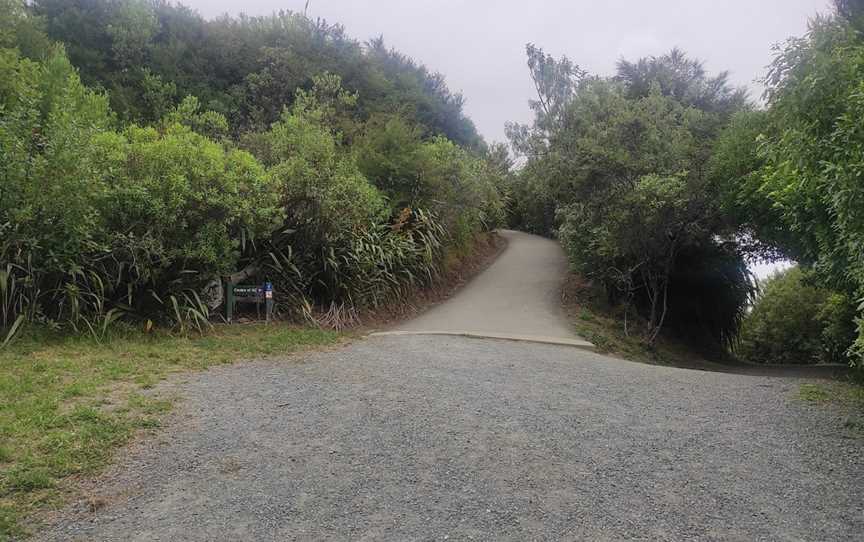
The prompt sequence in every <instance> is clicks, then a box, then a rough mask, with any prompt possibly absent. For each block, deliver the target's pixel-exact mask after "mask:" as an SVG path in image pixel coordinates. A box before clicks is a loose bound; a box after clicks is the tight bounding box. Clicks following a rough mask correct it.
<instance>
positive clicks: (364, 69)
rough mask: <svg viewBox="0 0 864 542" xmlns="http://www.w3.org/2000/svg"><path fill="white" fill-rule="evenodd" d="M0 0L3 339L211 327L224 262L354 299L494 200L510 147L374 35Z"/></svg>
mask: <svg viewBox="0 0 864 542" xmlns="http://www.w3.org/2000/svg"><path fill="white" fill-rule="evenodd" d="M0 13H2V15H0V17H2V24H0V28H2V34H0V81H2V83H0V107H2V111H3V116H2V124H0V152H2V155H3V161H2V163H0V183H2V184H0V193H2V194H3V198H2V200H0V233H2V235H0V343H3V342H8V341H10V340H12V338H13V337H14V335H15V334H16V333H18V332H20V331H21V330H22V329H23V328H24V327H26V326H27V325H28V324H31V323H40V324H44V325H48V326H50V327H54V328H61V329H64V330H69V331H73V332H78V333H86V334H88V335H91V336H93V337H94V338H96V339H97V340H98V339H99V338H100V337H102V336H104V335H106V333H107V332H108V330H109V328H110V327H111V326H112V325H114V324H115V323H116V322H121V321H123V322H129V323H133V324H136V325H137V324H140V325H142V326H143V327H144V328H146V329H150V328H152V327H153V326H157V327H158V326H160V325H163V326H166V327H171V328H175V329H179V330H181V331H182V330H188V329H190V328H197V329H202V328H203V327H205V326H207V325H209V322H210V320H211V319H212V317H213V311H214V310H215V309H217V308H218V307H219V306H220V303H221V301H222V300H223V298H224V292H223V291H222V290H223V288H222V284H223V279H226V278H227V279H230V280H232V281H235V282H236V281H249V282H255V283H261V282H263V281H265V280H266V281H270V282H273V283H274V285H275V289H276V293H277V296H276V301H277V309H278V311H279V312H280V313H281V314H282V315H283V316H287V317H306V318H309V317H311V315H312V314H313V313H314V312H315V310H316V307H317V308H323V309H324V310H326V309H327V308H333V307H336V308H338V309H339V311H340V313H344V314H351V313H352V311H353V310H354V309H356V308H363V307H368V306H378V305H381V304H385V303H388V302H389V301H391V300H393V299H397V298H400V297H402V296H404V295H405V294H406V293H408V292H409V291H410V290H412V289H413V288H416V287H418V286H423V285H427V284H429V283H431V282H432V281H435V280H436V277H437V276H438V273H439V270H440V266H441V262H442V261H443V259H444V257H445V255H446V254H447V253H448V252H451V251H460V250H466V249H467V247H469V246H470V243H471V242H472V240H473V238H474V236H475V235H476V234H477V233H478V232H481V231H484V230H486V229H489V228H492V227H494V226H495V225H496V224H498V222H499V221H500V220H501V219H502V218H503V216H504V215H503V211H504V203H503V202H504V198H503V195H502V187H503V178H504V176H505V175H506V169H507V162H506V153H503V154H502V152H501V149H500V148H499V147H492V149H491V150H490V149H488V148H487V146H486V145H485V143H484V142H483V141H482V139H480V137H479V136H478V135H477V133H476V130H475V129H474V127H473V125H472V124H471V122H470V121H469V120H467V119H466V118H465V117H464V115H463V113H462V98H461V97H460V96H459V95H458V94H454V93H452V92H450V91H449V90H448V89H447V87H446V85H445V84H444V80H443V78H442V77H441V76H440V75H438V74H433V73H430V72H429V71H428V70H426V69H425V68H424V67H423V66H421V65H418V64H416V63H415V62H413V61H412V60H410V59H408V58H406V57H404V56H403V55H401V54H399V53H398V52H396V51H393V50H390V49H387V48H386V47H385V46H384V44H383V42H382V40H380V39H379V40H374V41H373V42H371V43H368V44H366V45H361V44H359V43H358V42H356V41H354V40H352V39H350V38H348V37H347V36H346V34H345V32H344V30H343V29H342V28H341V27H339V26H336V25H329V24H327V23H325V22H323V21H313V20H311V19H309V18H307V17H305V16H303V15H299V14H294V13H289V12H280V13H278V14H275V15H272V16H268V17H260V18H248V17H240V18H229V17H223V18H220V19H217V20H215V21H205V20H204V19H202V18H201V17H199V16H198V15H196V14H195V13H194V12H192V11H190V10H189V9H187V8H185V7H183V6H181V5H175V4H171V3H167V2H151V1H143V0H142V1H136V0H131V1H124V2H116V1H110V0H97V1H79V2H67V1H53V0H47V1H38V2H32V3H28V4H24V3H23V2H20V1H17V0H3V1H2V5H0Z"/></svg>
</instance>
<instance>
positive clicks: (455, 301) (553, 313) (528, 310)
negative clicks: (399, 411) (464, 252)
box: [382, 230, 592, 348]
mask: <svg viewBox="0 0 864 542" xmlns="http://www.w3.org/2000/svg"><path fill="white" fill-rule="evenodd" d="M499 233H500V235H501V236H502V237H503V238H504V239H505V240H506V241H507V248H506V249H505V250H504V252H503V254H502V255H501V256H500V257H499V258H498V259H497V260H496V261H495V262H494V263H493V264H492V265H491V266H490V267H489V268H488V269H486V270H485V271H484V272H483V273H481V274H480V275H479V276H477V277H475V278H474V280H472V281H471V282H469V283H468V284H467V285H465V286H464V287H463V288H462V289H461V290H460V291H459V292H458V293H457V294H456V295H455V296H454V297H452V298H451V299H449V300H447V302H446V303H444V304H442V305H439V306H437V307H434V308H432V309H431V310H429V311H428V312H426V313H424V314H422V315H420V316H419V317H417V318H415V319H413V320H410V321H408V322H406V323H404V324H402V325H400V326H398V327H396V328H395V329H394V330H392V331H390V332H385V333H382V334H385V335H412V334H421V335H461V336H465V337H480V338H490V339H510V340H520V341H528V342H540V343H549V344H563V345H568V346H578V347H583V348H591V347H592V345H591V343H589V342H587V341H585V340H583V339H582V338H581V337H578V336H577V335H576V334H575V333H574V332H573V330H572V326H571V325H570V324H569V323H568V322H567V320H566V318H565V316H564V313H563V310H562V308H561V281H562V280H563V278H564V276H565V273H566V271H567V259H566V257H565V256H564V251H563V250H561V246H560V245H559V244H558V243H556V242H555V241H552V240H549V239H544V238H543V237H538V236H536V235H530V234H527V233H522V232H516V231H509V230H502V231H500V232H499Z"/></svg>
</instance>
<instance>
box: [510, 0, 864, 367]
mask: <svg viewBox="0 0 864 542" xmlns="http://www.w3.org/2000/svg"><path fill="white" fill-rule="evenodd" d="M527 53H528V66H529V69H530V74H531V77H532V79H533V80H534V82H535V85H536V88H537V92H538V95H537V98H536V100H535V101H533V102H532V104H531V105H532V108H533V109H534V112H535V120H534V122H533V123H532V124H530V125H511V126H509V127H508V130H509V136H510V139H511V142H512V144H513V146H514V148H515V149H516V150H517V151H518V152H519V153H520V154H521V155H522V156H524V157H525V166H524V168H523V169H522V170H521V171H520V172H519V174H518V176H517V177H516V178H515V180H514V181H513V189H512V191H513V200H512V202H511V204H510V207H509V211H510V221H511V224H512V225H514V226H516V227H521V228H524V229H527V230H529V231H534V232H536V233H540V234H543V235H550V236H557V237H558V238H559V239H560V240H561V243H562V245H563V246H564V248H565V250H566V251H567V253H568V255H569V256H570V260H571V262H572V264H573V268H574V270H575V271H576V272H577V273H578V274H580V275H581V276H583V277H585V278H587V279H590V280H591V281H592V283H593V284H594V285H595V287H598V288H601V289H603V290H604V291H605V295H606V297H607V298H608V301H609V305H611V306H616V307H620V310H619V311H618V312H619V313H621V314H622V320H624V324H623V325H624V326H628V323H627V322H628V321H629V323H630V324H631V326H632V327H630V329H629V330H628V329H627V327H625V332H629V331H634V333H637V334H638V335H639V336H640V337H641V338H642V340H643V342H644V343H646V344H647V345H648V346H649V347H650V346H652V345H654V344H655V343H656V341H657V339H658V337H659V335H660V334H661V333H665V334H668V335H670V336H674V337H677V338H679V339H684V340H685V341H688V342H690V343H691V344H694V345H698V346H699V347H700V349H701V350H705V349H706V348H710V347H711V346H715V347H717V348H725V349H733V350H736V351H737V353H738V354H739V355H741V356H743V357H744V358H746V359H749V360H751V361H755V362H768V363H777V362H791V363H812V362H822V361H834V362H837V361H839V362H849V363H852V364H857V365H858V366H859V367H862V366H864V320H862V319H861V315H862V311H864V299H862V298H864V259H862V255H864V251H862V246H864V183H862V182H861V180H862V175H864V169H862V160H861V157H862V156H864V130H862V123H861V118H862V113H864V109H862V104H864V101H862V100H864V3H862V2H860V1H858V0H838V1H837V2H836V10H835V12H834V13H832V14H830V15H825V16H819V17H817V18H815V19H813V20H812V21H811V23H810V29H809V32H808V33H807V35H806V36H804V37H802V38H793V39H790V40H789V41H787V42H786V43H784V44H781V45H779V46H778V47H777V49H776V56H775V60H774V62H773V63H772V65H771V67H770V69H769V71H768V73H767V75H766V77H765V85H766V86H767V89H768V90H767V93H766V105H765V106H764V107H763V106H761V105H757V104H756V103H755V102H754V101H753V100H752V99H750V98H748V96H747V93H746V90H745V89H739V88H734V87H733V86H731V85H730V84H729V83H728V74H726V73H720V74H717V75H711V74H709V73H707V72H706V70H705V69H704V66H703V64H702V63H701V62H700V61H698V60H695V59H693V58H690V57H688V56H687V55H686V54H685V53H684V52H683V51H681V50H678V49H675V50H673V51H671V52H670V53H668V54H666V55H662V56H657V57H645V58H642V59H639V60H636V61H632V62H631V61H627V60H621V61H620V62H619V63H618V69H617V73H616V74H615V75H613V76H611V77H601V76H596V75H592V74H589V73H586V72H585V71H584V70H582V69H581V68H580V67H579V66H578V65H577V64H576V63H574V62H573V61H571V60H570V59H568V58H566V57H562V58H557V59H556V58H553V57H552V56H551V55H548V54H546V53H545V52H544V51H543V50H542V49H540V48H538V47H536V46H533V45H529V46H528V49H527ZM780 258H786V259H791V260H794V261H796V262H798V263H799V264H800V266H801V267H800V270H799V271H795V272H794V273H793V274H791V275H789V276H787V277H786V278H782V279H781V278H778V279H774V280H773V281H771V282H769V283H768V284H767V285H766V286H765V289H764V294H763V295H758V294H759V289H758V288H757V284H756V282H755V280H754V279H753V277H751V276H750V273H749V271H748V263H749V262H752V261H754V260H775V259H780ZM754 303H755V309H754V310H753V311H752V312H748V306H750V305H751V304H754ZM802 305H803V306H802ZM802 311H803V312H802ZM796 315H799V316H796ZM813 318H815V321H814V320H813ZM636 321H638V325H632V324H633V323H634V322H636ZM745 321H747V322H746V323H745V325H744V330H745V335H744V338H743V343H742V341H741V340H740V335H739V333H740V330H741V326H742V323H744V322H745ZM856 328H857V330H856ZM772 329H773V330H774V331H776V333H775V332H769V331H768V330H772ZM793 335H794V336H796V337H797V338H798V339H799V341H796V342H793V343H792V344H790V343H788V342H787V339H788V338H789V337H790V336H793ZM856 337H857V338H856ZM805 342H806V343H807V344H804V343H805ZM799 343H800V344H799Z"/></svg>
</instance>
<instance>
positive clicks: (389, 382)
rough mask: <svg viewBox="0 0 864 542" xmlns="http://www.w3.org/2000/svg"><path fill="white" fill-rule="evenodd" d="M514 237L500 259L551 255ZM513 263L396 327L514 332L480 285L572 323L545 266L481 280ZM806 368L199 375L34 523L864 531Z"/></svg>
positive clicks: (829, 416) (428, 357) (482, 350)
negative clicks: (792, 375)
mask: <svg viewBox="0 0 864 542" xmlns="http://www.w3.org/2000/svg"><path fill="white" fill-rule="evenodd" d="M508 236H511V243H512V244H511V250H510V251H508V252H509V255H508V254H505V255H504V257H503V258H502V260H501V262H499V264H500V263H502V262H507V261H508V258H511V259H512V256H513V254H514V253H515V254H519V253H520V252H522V251H523V250H524V251H525V252H522V253H523V254H528V251H535V250H536V251H537V256H536V262H538V263H537V265H538V267H539V266H540V265H542V264H541V262H546V263H550V262H552V263H555V262H556V261H557V260H556V258H557V256H554V255H553V253H554V252H555V251H553V250H551V249H550V245H549V244H548V243H547V242H546V241H543V240H540V239H535V238H530V237H527V236H522V235H516V234H508ZM542 255H546V256H549V258H551V260H544V259H543V258H544V257H545V256H542ZM555 265H556V266H557V265H558V264H557V263H555ZM496 267H497V268H496ZM501 267H502V266H501V265H498V264H496V266H493V267H492V268H490V271H489V273H487V274H484V275H482V276H481V277H479V278H478V279H477V280H476V281H475V283H474V284H472V285H471V286H469V288H468V289H467V290H466V292H465V293H464V294H463V295H462V296H458V297H457V298H456V299H455V300H454V301H453V302H452V303H453V305H451V304H450V303H447V304H445V305H443V306H442V307H440V308H438V309H436V310H435V311H432V312H430V313H429V314H428V315H425V316H423V317H421V318H420V319H418V321H417V322H415V323H414V324H408V325H407V326H406V327H407V328H408V329H411V328H412V327H414V326H417V328H418V329H417V330H418V331H423V330H424V329H427V327H428V328H433V329H434V330H439V331H440V330H441V328H442V327H449V325H450V324H451V323H457V322H459V321H460V320H459V319H460V318H462V312H463V310H464V311H471V312H472V313H473V314H474V315H475V316H473V317H471V318H468V319H465V320H463V321H462V323H459V325H454V326H453V328H454V329H461V328H462V326H463V324H466V323H468V324H471V329H474V330H477V331H484V330H490V329H491V330H493V331H494V332H501V331H502V330H503V331H506V332H512V331H516V332H521V331H522V328H519V329H515V330H514V329H510V328H507V329H504V328H505V326H507V325H510V324H512V323H513V321H512V320H509V319H506V320H505V319H499V318H498V316H499V315H489V316H488V318H485V319H484V320H483V322H484V324H483V325H480V324H479V323H478V324H477V325H474V324H475V323H476V322H477V318H476V314H477V313H476V311H475V308H476V306H475V303H476V305H477V306H480V305H482V306H486V307H493V308H495V310H496V311H497V310H503V309H507V308H510V309H512V308H514V307H516V308H519V307H526V306H529V307H532V308H531V309H530V311H527V312H525V313H524V314H525V318H524V324H525V327H524V329H525V330H528V331H529V332H530V333H529V334H535V333H542V334H544V335H548V334H550V333H551V334H552V335H553V336H554V334H556V333H557V334H561V333H562V332H566V329H564V330H562V329H561V328H560V325H561V322H562V321H561V319H560V317H559V316H557V315H555V307H554V304H551V299H550V300H549V303H546V304H545V306H547V307H549V308H550V312H549V313H548V314H540V313H539V312H538V311H539V310H540V309H539V308H538V307H539V305H536V304H533V302H532V300H530V299H528V298H523V297H522V295H523V291H522V290H520V288H523V287H524V288H529V286H526V284H528V283H529V281H534V280H536V281H538V282H540V283H548V284H549V285H552V284H553V283H554V282H555V281H556V277H555V274H554V273H551V272H548V271H549V270H548V269H540V268H538V269H535V270H533V272H532V269H531V267H530V266H529V265H524V266H521V268H522V271H520V272H519V273H513V274H512V276H513V277H514V280H513V281H510V282H509V284H510V285H511V286H509V287H508V288H502V287H500V283H499V286H495V287H493V286H490V285H489V284H484V282H486V281H487V279H489V277H493V278H494V277H496V276H499V277H508V276H510V275H511V273H510V270H508V269H506V267H507V266H503V267H505V269H501ZM556 269H557V267H556ZM517 279H518V280H517ZM523 279H524V281H523ZM496 282H497V279H496ZM472 291H473V292H477V293H478V294H477V295H480V294H479V293H481V292H484V291H485V292H486V293H485V294H484V295H486V296H493V295H494V297H496V299H494V300H491V299H488V298H486V297H483V296H480V297H479V298H474V297H473V296H474V295H475V294H474V293H472ZM517 299H520V300H519V301H517ZM466 300H467V301H466ZM487 303H488V304H487ZM484 304H485V305H484ZM457 306H462V307H464V309H460V310H458V311H452V310H451V307H457ZM531 315H533V316H531ZM529 316H531V317H530V318H529ZM534 319H537V320H538V321H542V322H544V324H543V325H542V326H538V327H536V328H535V327H530V326H532V325H534V324H533V321H534ZM421 324H422V325H421ZM493 324H494V325H493ZM484 326H485V327H484ZM466 327H467V325H466ZM565 338H566V337H565ZM799 383H800V381H798V380H789V379H783V378H768V377H756V376H745V375H732V374H722V373H708V372H698V371H691V370H686V369H675V368H665V367H654V366H648V365H641V364H635V363H628V362H622V361H619V360H615V359H612V358H608V357H604V356H600V355H598V354H595V353H593V352H590V351H586V350H584V349H579V348H572V347H570V346H561V345H554V344H534V343H530V342H513V341H498V340H474V339H468V338H464V337H458V336H427V335H410V336H377V337H371V338H368V339H365V340H361V341H357V342H355V343H353V344H351V345H350V346H348V347H345V348H341V349H339V350H335V351H331V352H319V353H314V354H306V355H303V356H301V357H300V358H299V359H286V360H271V361H260V362H251V363H245V364H237V365H234V366H227V367H220V368H217V369H214V370H211V371H208V372H205V373H200V374H196V375H191V376H190V377H189V381H188V382H187V383H186V384H185V385H183V386H181V388H180V391H181V392H182V393H183V395H184V396H185V397H186V400H185V401H184V402H183V403H182V404H181V406H180V407H178V411H177V412H176V414H175V415H174V420H173V422H172V423H171V424H168V426H167V428H166V429H165V430H164V431H163V432H162V433H161V435H160V436H159V437H158V438H156V439H153V440H150V441H146V442H144V443H142V444H141V445H139V446H137V447H133V448H131V449H130V450H128V451H127V452H126V453H125V454H124V457H123V458H122V459H121V460H120V461H118V462H117V464H116V465H115V466H114V467H113V468H112V469H111V470H110V471H109V472H108V473H106V474H105V475H104V476H103V477H101V479H100V480H99V481H98V483H97V485H96V486H95V489H94V490H93V493H94V495H93V497H94V498H95V499H96V501H98V502H100V503H104V506H101V507H100V508H99V510H98V511H96V512H92V511H90V508H91V506H90V505H88V502H87V501H84V502H81V503H77V504H75V505H73V506H71V507H70V508H69V509H68V510H66V511H65V512H64V513H63V514H62V515H61V517H60V518H59V519H58V520H57V521H56V522H55V523H54V524H53V525H52V526H51V527H50V528H49V529H48V530H46V531H45V532H43V533H41V535H40V536H39V537H37V538H39V539H42V540H64V541H65V540H117V541H123V542H132V541H154V540H163V541H174V540H191V541H221V540H225V541H228V540H231V541H233V540H272V541H283V540H399V541H402V540H445V539H449V540H520V541H521V540H742V541H745V540H746V541H749V540H813V541H828V540H860V539H861V536H862V533H864V508H862V502H864V461H862V453H861V452H862V440H861V435H860V433H856V432H855V431H854V428H853V429H850V428H849V427H846V426H845V425H844V418H842V417H841V416H840V415H839V414H836V413H835V412H834V411H833V410H831V409H828V408H825V407H820V406H812V405H807V404H805V403H802V402H801V401H800V400H799V399H798V398H797V396H798V386H799ZM847 425H848V424H847ZM92 502H94V501H93V500H91V501H90V503H92Z"/></svg>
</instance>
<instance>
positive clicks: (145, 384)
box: [0, 324, 339, 540]
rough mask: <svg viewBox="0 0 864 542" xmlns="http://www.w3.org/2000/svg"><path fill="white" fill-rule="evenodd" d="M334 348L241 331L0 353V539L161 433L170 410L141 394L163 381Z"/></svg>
mask: <svg viewBox="0 0 864 542" xmlns="http://www.w3.org/2000/svg"><path fill="white" fill-rule="evenodd" d="M338 339H339V335H338V334H337V333H334V332H329V331H323V330H318V329H307V328H298V327H293V326H289V325H284V324H276V325H271V326H265V325H244V326H231V327H229V326H217V327H216V328H215V329H214V330H213V331H212V332H210V333H207V334H206V335H203V336H196V337H178V336H172V335H169V334H152V335H143V334H141V333H134V332H128V333H125V334H121V335H118V336H114V337H112V338H111V339H110V340H108V341H107V342H103V343H102V344H99V343H96V342H94V341H93V340H90V339H86V338H81V337H54V336H48V335H44V334H43V335H39V336H31V337H25V338H23V339H22V340H20V341H18V342H16V343H15V344H13V345H11V346H10V347H9V348H7V349H5V350H0V540H6V539H10V538H13V537H18V536H24V535H25V534H26V533H25V528H24V526H25V525H26V524H27V520H28V519H29V518H31V517H32V516H33V515H34V514H35V513H36V512H38V511H40V510H45V509H48V508H51V507H56V506H59V505H60V504H61V503H62V502H63V501H64V498H65V497H67V496H68V495H69V493H70V492H71V490H72V489H71V488H72V487H73V486H74V484H72V483H71V482H72V481H73V480H74V479H75V478H76V477H78V476H84V475H88V474H92V473H94V472H96V471H98V470H99V469H100V468H101V467H103V466H104V465H105V464H106V462H107V461H108V460H109V459H110V457H111V455H112V453H113V452H114V451H115V450H116V449H117V448H118V447H119V446H121V445H122V444H124V443H126V442H127V441H128V440H129V439H130V438H131V437H132V436H133V435H135V434H136V433H137V432H139V431H142V430H148V429H153V428H155V427H158V425H159V420H160V416H161V415H162V414H164V413H165V412H167V411H168V410H170V408H171V403H172V401H171V399H170V398H164V397H158V396H154V395H152V394H148V393H145V390H147V389H149V388H152V387H153V386H155V384H156V383H158V382H159V381H160V380H163V379H165V378H167V377H168V376H170V375H172V374H176V373H180V372H187V371H196V370H201V369H206V368H207V367H211V366H213V365H218V364H224V363H230V362H234V361H237V360H241V359H249V358H258V357H267V356H274V355H281V354H285V353H289V352H293V351H297V350H299V349H305V348H312V347H318V346H324V345H329V344H333V343H334V342H336V341H337V340H338Z"/></svg>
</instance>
